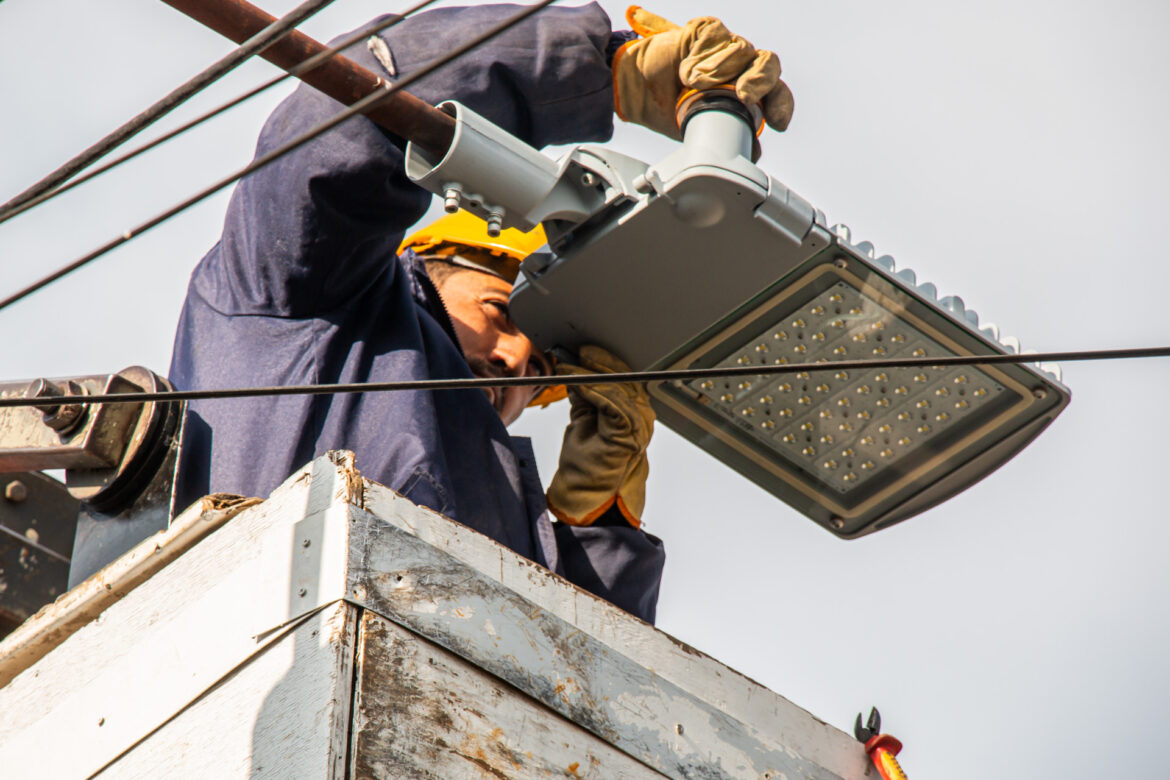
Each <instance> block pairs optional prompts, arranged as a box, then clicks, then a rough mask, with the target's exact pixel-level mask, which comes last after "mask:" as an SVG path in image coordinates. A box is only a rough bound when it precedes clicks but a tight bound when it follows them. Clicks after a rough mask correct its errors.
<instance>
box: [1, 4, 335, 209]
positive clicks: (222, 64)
mask: <svg viewBox="0 0 1170 780" xmlns="http://www.w3.org/2000/svg"><path fill="white" fill-rule="evenodd" d="M332 2H333V0H305V2H303V3H301V4H300V5H298V6H297V7H296V8H294V9H293V10H292V11H290V12H288V13H287V14H285V15H284V16H282V17H281V18H280V19H277V20H276V21H275V22H273V23H272V24H270V25H268V26H267V27H265V28H264V29H263V30H261V31H260V32H258V33H256V34H255V35H253V36H252V37H251V38H249V39H248V40H247V41H245V42H244V43H243V44H241V45H240V46H239V47H238V48H236V49H235V50H234V51H233V52H232V53H231V54H229V55H227V56H226V57H224V58H222V59H220V60H219V61H218V62H216V63H214V64H213V65H211V66H210V67H208V68H207V69H205V70H204V71H203V72H201V73H199V74H198V75H196V76H195V77H193V78H191V79H189V80H188V81H186V82H185V83H183V84H181V85H180V86H179V87H177V88H176V89H174V90H172V91H171V92H170V93H168V94H167V95H166V96H165V97H163V98H162V99H161V100H159V101H158V102H156V103H155V104H154V105H152V106H150V107H149V108H147V109H146V110H145V111H143V112H142V113H140V114H138V115H137V116H135V117H134V118H133V119H131V120H130V121H129V122H127V123H126V124H124V125H122V126H121V127H119V128H118V129H117V130H115V131H113V132H112V133H110V134H109V135H107V136H106V137H105V138H103V139H101V140H100V141H98V142H97V143H95V144H93V145H92V146H90V147H89V148H88V149H86V150H85V151H83V152H81V154H79V155H77V156H76V157H74V158H73V159H71V160H69V161H68V162H67V163H65V164H64V165H62V166H61V167H60V168H58V169H57V170H55V171H53V172H52V173H50V174H49V175H48V176H45V177H44V178H43V179H41V180H40V181H38V182H37V183H36V184H34V185H32V186H31V187H29V188H28V189H26V190H25V191H24V192H22V193H20V194H19V195H17V196H15V197H13V198H12V199H10V200H9V201H8V202H7V203H4V204H3V205H0V222H3V221H4V220H7V219H9V218H11V217H13V216H15V215H16V214H17V213H19V211H24V210H25V208H22V207H24V206H26V204H29V203H30V202H32V201H33V200H35V199H37V198H40V197H41V196H42V195H45V194H46V193H50V192H51V191H52V190H54V189H56V188H57V186H58V185H60V184H62V183H63V182H66V181H68V180H69V179H70V178H72V177H73V176H74V175H75V174H77V173H78V172H80V171H82V170H84V169H85V168H88V167H89V166H90V165H92V164H93V163H94V162H96V161H97V160H99V159H101V158H102V157H104V156H105V155H106V154H108V153H109V152H110V150H112V149H114V148H115V147H117V146H119V145H121V144H122V143H124V142H126V141H128V140H130V139H131V138H133V137H134V136H135V135H137V134H138V133H140V132H141V131H143V130H145V129H146V128H147V127H149V126H150V125H152V124H153V123H154V122H156V121H158V120H159V119H161V118H162V117H164V116H166V115H167V114H168V113H170V112H171V111H173V110H174V109H176V108H178V107H179V106H180V105H182V104H183V103H184V102H185V101H186V100H187V99H188V98H190V97H192V96H194V95H195V94H196V93H198V92H199V91H200V90H202V89H203V88H204V87H207V86H210V85H211V84H212V83H214V82H215V81H216V80H218V79H219V78H221V77H222V76H225V75H227V74H228V73H229V72H231V71H232V70H234V69H235V68H236V67H237V66H239V65H241V64H242V63H244V62H245V61H246V60H248V59H249V58H250V57H252V56H253V55H255V54H257V53H259V52H260V51H262V50H264V49H265V48H267V47H269V46H271V45H272V44H273V43H276V41H278V40H280V38H281V37H283V36H285V35H287V34H288V33H289V32H291V31H292V30H293V28H295V27H296V26H297V25H298V24H300V23H301V22H303V21H304V20H305V19H308V18H309V17H310V16H312V15H313V14H315V13H317V12H318V11H320V10H321V9H322V8H324V7H325V6H327V5H329V4H330V3H332ZM37 202H40V201H37ZM32 205H36V204H35V203H33V204H32ZM29 208H31V206H29ZM18 209H19V211H18Z"/></svg>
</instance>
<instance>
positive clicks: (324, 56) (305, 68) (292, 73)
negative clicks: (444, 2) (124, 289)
mask: <svg viewBox="0 0 1170 780" xmlns="http://www.w3.org/2000/svg"><path fill="white" fill-rule="evenodd" d="M438 1H439V0H423V2H421V3H416V4H415V5H413V6H411V7H410V8H408V9H406V10H405V11H403V12H402V13H400V14H394V15H393V16H390V17H388V18H386V19H383V20H382V21H381V22H379V23H378V24H376V25H373V26H371V27H368V28H363V29H361V30H358V31H357V32H356V33H354V34H353V35H350V36H348V37H346V38H343V39H342V40H341V41H340V42H339V43H338V44H337V45H335V46H333V47H331V48H328V49H326V50H325V51H322V52H320V53H318V54H315V55H313V56H312V57H310V58H309V59H307V60H305V61H304V62H302V63H300V64H299V65H297V66H296V67H294V68H292V69H291V70H289V71H287V72H285V73H281V74H280V75H279V76H276V77H274V78H272V79H270V80H268V81H266V82H264V83H263V84H261V85H259V86H257V87H254V88H252V89H250V90H248V91H247V92H245V93H243V94H241V95H238V96H236V97H234V98H232V99H231V100H229V101H228V102H226V103H223V104H222V105H219V106H217V107H216V108H213V109H211V110H210V111H208V112H207V113H204V114H200V115H199V116H197V117H195V118H194V119H192V120H190V121H188V122H184V123H183V124H181V125H179V126H178V127H176V128H174V129H173V130H169V131H167V132H166V133H164V134H162V135H161V136H159V137H158V138H155V139H154V140H152V141H150V142H148V143H146V144H143V145H142V146H140V147H138V148H137V149H134V150H132V151H129V152H127V153H126V154H123V155H122V156H120V157H115V158H114V159H113V160H110V161H109V162H108V163H106V164H104V165H100V166H98V167H97V168H94V169H93V170H92V171H90V172H89V173H86V174H84V175H82V176H78V177H77V178H75V179H73V180H71V181H68V182H66V183H64V184H62V185H61V186H60V187H57V188H56V189H52V190H49V191H48V192H43V193H41V194H39V195H37V196H35V197H33V198H31V199H29V200H27V201H25V202H24V203H21V204H18V205H16V206H15V207H13V208H11V209H9V208H7V207H0V225H2V224H4V223H5V222H7V221H8V220H10V219H12V218H14V217H18V216H20V215H21V214H23V213H24V212H26V211H28V210H29V209H31V208H35V207H37V206H39V205H41V204H42V203H45V202H47V201H50V200H52V199H53V198H56V197H57V196H58V195H64V194H65V193H66V192H69V191H70V190H72V189H73V188H74V187H78V186H80V185H82V184H85V183H86V182H87V181H90V180H91V179H94V178H97V177H98V176H101V175H102V174H103V173H105V172H106V171H109V170H112V169H114V168H117V167H118V166H119V165H122V164H123V163H127V162H130V161H131V160H133V159H134V158H136V157H138V156H139V155H141V154H144V153H145V152H149V151H150V150H151V149H154V148H155V147H157V146H159V145H161V144H163V143H165V142H167V141H169V140H171V139H172V138H174V137H176V136H178V135H181V134H183V133H185V132H187V131H188V130H192V129H194V128H195V127H198V126H199V125H201V124H203V123H204V122H206V121H207V120H209V119H214V118H215V117H217V116H219V115H220V114H222V113H223V112H225V111H228V110H229V109H232V108H235V107H236V106H238V105H239V104H240V103H243V102H244V101H246V100H250V99H252V98H254V97H255V96H256V95H259V94H260V93H261V92H264V91H265V90H267V89H270V88H272V87H275V86H276V85H277V84H280V83H282V82H283V81H286V80H287V79H290V78H293V77H296V76H300V75H301V74H303V73H308V72H309V71H311V70H313V69H314V68H317V67H318V66H320V65H321V64H322V63H324V62H325V61H326V60H329V59H331V58H332V57H333V56H334V55H336V54H338V53H340V52H341V51H342V50H344V49H348V48H349V47H350V46H352V45H354V44H355V43H357V42H359V41H361V40H362V39H363V38H366V37H368V36H370V35H374V34H376V33H380V32H382V31H383V30H386V29H388V28H390V27H393V26H394V25H396V24H398V23H399V22H401V21H402V20H404V19H406V18H407V17H409V16H412V15H413V14H415V13H417V12H419V11H421V10H423V9H424V8H426V7H427V6H429V5H434V4H435V3H437V2H438ZM330 2H332V0H330ZM78 159H80V158H78ZM67 165H68V163H67ZM61 170H64V168H62V169H61ZM54 175H55V174H54ZM47 180H48V179H47V178H46V181H47ZM37 186H39V184H38V185H37ZM31 191H32V189H31V188H30V190H28V191H27V192H26V193H22V194H21V195H19V196H17V197H18V198H23V197H24V196H25V194H27V193H28V192H31ZM15 201H16V199H13V201H10V203H15Z"/></svg>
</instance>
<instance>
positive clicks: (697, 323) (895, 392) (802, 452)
mask: <svg viewBox="0 0 1170 780" xmlns="http://www.w3.org/2000/svg"><path fill="white" fill-rule="evenodd" d="M722 99H723V100H726V93H723V95H722ZM458 108H459V110H458V111H457V123H467V124H468V125H469V126H474V128H475V130H476V132H477V133H478V134H480V135H481V136H483V137H490V136H491V135H492V134H493V133H497V134H498V133H500V132H502V131H499V130H498V128H496V129H494V130H493V129H492V127H491V126H490V123H486V121H485V120H483V119H482V118H479V117H476V116H475V115H474V114H473V113H471V112H469V111H466V109H464V108H462V107H458ZM720 108H721V106H720V104H719V102H718V100H712V101H709V102H707V103H704V102H703V101H702V100H699V101H695V103H694V104H693V108H692V109H691V113H690V114H689V115H688V116H687V117H685V118H684V123H683V126H684V138H685V140H684V143H683V144H682V145H681V146H680V147H679V148H678V149H677V150H676V151H675V152H674V153H672V154H671V155H670V156H669V157H667V158H666V159H665V160H663V161H661V162H659V163H657V164H655V165H653V166H649V165H647V164H645V163H643V162H640V161H638V160H634V159H631V158H629V157H626V156H624V155H620V154H617V153H615V152H613V151H611V150H608V149H605V148H601V147H592V146H585V147H578V148H576V149H574V150H572V151H570V152H569V153H568V154H566V155H565V156H564V157H562V158H561V160H560V161H559V162H558V163H557V164H556V165H550V164H547V163H540V164H539V165H538V164H537V162H538V161H537V162H532V163H531V164H525V165H524V166H521V167H522V168H523V169H524V170H538V169H539V170H542V171H544V172H545V173H544V174H543V175H544V178H543V179H540V180H539V181H537V180H536V179H533V180H532V183H531V184H527V185H525V186H524V187H521V188H520V189H521V190H522V192H513V191H512V189H509V188H508V187H503V186H501V185H499V184H497V183H495V180H496V179H498V178H499V175H497V174H498V171H506V170H508V169H509V168H510V167H511V166H513V163H511V162H507V160H504V157H507V156H509V155H510V156H513V157H517V158H518V159H519V158H526V157H527V156H531V155H538V154H539V153H538V152H536V151H535V150H531V149H528V150H525V149H524V148H521V146H517V145H516V144H514V143H510V144H507V145H505V144H503V143H501V144H500V145H499V148H500V150H501V152H500V154H501V155H502V157H501V162H500V163H499V164H498V165H496V166H495V167H491V166H488V168H484V169H483V170H489V169H490V170H491V171H496V172H497V173H493V174H492V175H491V176H488V175H487V174H485V175H484V176H482V177H478V178H477V176H478V174H477V173H476V171H479V170H480V168H477V167H476V166H468V165H459V164H457V163H459V161H460V160H461V159H462V152H461V150H460V149H459V148H458V144H457V145H456V147H453V148H452V150H451V151H450V152H449V153H448V155H447V157H446V158H444V160H442V161H439V162H438V163H436V162H435V161H433V160H431V159H430V158H428V157H427V156H426V155H425V154H424V153H421V152H419V151H418V150H413V151H412V150H408V158H409V159H408V166H407V167H408V171H409V172H410V174H411V176H412V177H413V178H415V179H416V180H417V181H419V182H420V183H422V184H423V185H424V186H427V187H428V188H429V189H431V190H432V191H434V192H438V193H440V194H442V193H444V192H447V191H448V190H450V189H451V188H452V187H453V186H454V185H455V184H459V186H460V187H462V189H463V190H464V191H475V192H477V193H482V195H480V196H478V200H477V203H481V204H482V203H483V202H487V200H490V201H491V202H492V203H495V204H498V206H493V208H494V209H495V212H493V213H495V214H497V215H499V214H503V217H502V219H503V220H504V223H505V224H507V223H508V221H509V220H512V221H515V222H516V223H517V224H520V223H534V222H537V221H539V222H541V223H542V224H543V225H544V228H545V231H546V233H547V234H548V236H549V250H548V251H547V252H539V253H537V254H534V255H532V256H530V257H529V258H528V259H527V260H525V261H524V263H523V264H522V265H521V271H522V279H520V280H519V281H518V283H517V285H516V288H515V290H514V292H513V294H512V300H511V311H512V315H513V317H514V318H515V320H516V322H517V323H518V324H519V325H520V327H521V328H522V329H523V330H524V331H525V332H526V333H527V334H528V335H529V336H530V337H531V338H532V339H533V341H534V342H535V343H536V344H537V345H538V346H540V347H542V348H545V349H562V350H565V351H566V352H568V353H569V354H573V353H575V352H576V350H577V349H578V348H580V347H581V346H583V345H585V344H597V345H599V346H602V347H604V348H606V349H608V350H610V351H611V352H614V353H615V354H617V355H618V356H620V357H621V358H622V359H623V360H625V361H626V362H627V363H628V364H629V365H630V366H631V368H633V369H635V370H643V369H666V368H671V369H689V368H710V367H722V366H748V367H750V366H756V365H758V366H774V365H785V364H795V363H824V364H825V368H824V369H823V370H821V369H818V370H809V371H806V372H803V373H787V374H773V375H767V376H765V375H748V376H743V377H736V378H721V379H698V380H693V381H670V382H654V383H649V385H648V390H649V392H650V396H651V400H652V402H653V404H654V407H655V410H656V411H657V413H658V417H659V421H660V422H661V423H662V424H664V425H666V426H667V427H669V428H672V429H673V430H675V431H677V432H678V433H679V434H681V435H682V436H683V437H685V438H686V439H688V440H689V441H691V442H693V443H694V444H696V445H697V446H699V447H701V448H702V449H704V450H706V451H707V452H709V453H711V454H712V455H714V456H715V457H716V458H718V459H719V460H721V461H723V462H724V463H725V464H727V465H728V466H730V467H732V468H733V469H735V470H736V471H738V472H739V473H741V474H743V475H744V476H746V477H747V478H749V479H751V480H752V481H754V482H755V483H757V484H758V485H760V486H761V487H763V488H764V489H766V490H768V491H770V492H771V493H773V494H774V495H776V496H777V497H779V498H780V499H781V500H783V501H785V502H786V503H788V504H789V505H791V506H792V507H794V508H795V509H797V510H799V511H800V512H803V513H804V514H805V515H807V516H808V517H810V518H812V519H814V520H815V521H817V522H818V523H820V524H822V525H823V526H824V527H825V528H827V529H829V530H831V531H832V532H833V533H835V534H837V535H839V536H843V537H854V536H860V535H862V534H865V533H869V532H872V531H875V530H878V529H881V528H884V527H887V526H889V525H891V524H893V523H896V522H898V521H900V520H904V519H906V518H907V517H910V516H912V515H914V514H917V513H919V512H921V511H923V510H925V509H928V508H929V507H931V506H933V505H935V504H937V503H938V502H940V501H942V500H944V499H946V498H949V497H950V496H952V495H954V494H955V493H957V492H959V491H961V490H963V489H965V488H966V487H968V486H970V485H971V484H973V483H974V482H976V481H977V480H979V479H980V478H982V477H983V476H985V475H986V474H988V473H989V472H991V471H992V470H994V469H995V468H997V467H998V466H1000V465H1002V464H1003V463H1004V462H1005V461H1007V460H1008V459H1010V458H1011V457H1012V456H1013V455H1014V454H1015V453H1016V452H1018V451H1019V450H1020V449H1021V448H1022V447H1023V446H1025V445H1026V444H1027V443H1028V442H1029V441H1031V440H1032V439H1033V438H1035V436H1036V435H1038V434H1039V433H1040V431H1042V430H1043V429H1044V428H1045V427H1046V426H1047V425H1048V423H1050V422H1051V421H1052V420H1053V419H1054V418H1055V417H1056V415H1057V414H1059V413H1060V411H1061V410H1062V409H1063V408H1064V407H1065V406H1066V405H1067V404H1068V401H1069V393H1068V390H1067V389H1066V388H1065V387H1064V386H1063V385H1061V384H1060V381H1059V376H1058V374H1057V373H1056V371H1055V369H1054V368H1053V367H1049V366H1036V365H1028V364H1006V363H1005V364H997V365H989V366H948V367H938V366H919V367H914V368H873V369H866V370H857V369H848V370H838V369H834V368H833V367H832V364H833V363H834V362H835V361H845V360H848V361H854V360H865V359H885V358H901V357H921V358H933V357H944V356H953V355H981V354H987V355H990V354H1002V353H1007V352H1018V350H1019V344H1018V342H1016V341H1015V340H1014V339H1008V338H1001V337H1000V335H999V332H998V330H997V329H996V327H995V326H994V325H989V324H984V325H981V324H980V322H979V318H978V316H977V315H976V314H975V312H973V311H970V310H968V309H967V308H966V307H965V306H964V304H963V302H962V300H961V299H959V298H957V297H948V298H943V299H941V300H940V299H938V297H937V294H936V291H935V288H934V286H933V285H931V284H922V285H919V284H918V283H917V279H916V278H915V275H914V272H913V271H910V270H908V269H902V270H899V269H898V268H896V267H895V265H894V262H893V260H891V259H890V258H889V257H875V256H874V252H873V248H872V247H871V246H869V245H868V244H865V243H861V244H857V245H854V244H852V243H851V240H850V236H849V233H848V230H846V229H844V228H833V229H830V228H829V227H828V223H827V222H826V220H825V217H824V215H823V214H822V213H821V212H820V211H818V210H817V209H815V208H814V207H813V206H812V205H811V204H809V203H807V202H806V201H804V200H803V199H802V198H801V197H800V196H799V195H797V194H796V193H794V192H792V191H791V190H789V189H787V188H786V187H785V186H784V185H783V184H781V183H780V182H779V181H777V180H776V179H774V178H772V177H771V176H769V175H768V174H767V173H765V172H763V171H762V170H760V169H759V168H758V167H756V166H755V165H754V164H753V163H752V162H751V161H750V159H749V158H750V157H751V155H752V144H753V141H754V136H753V134H752V131H751V128H750V127H749V126H748V125H747V124H746V123H745V122H744V121H743V120H742V119H741V118H740V117H739V116H738V115H737V114H735V113H734V112H727V111H724V110H719V109H720ZM468 136H469V137H470V131H469V133H468ZM458 137H462V136H459V135H458V134H457V138H458ZM468 148H469V149H470V148H471V147H470V146H469V147H468ZM490 148H494V147H492V145H491V144H486V145H485V144H480V145H479V146H476V147H475V149H476V150H477V154H479V155H481V156H482V155H483V154H485V153H486V152H485V151H484V150H485V149H490ZM509 159H510V158H509ZM456 179H458V181H456ZM518 180H519V179H518ZM513 183H514V182H513ZM513 189H515V188H513ZM534 204H535V205H534ZM509 214H510V215H511V216H508V215H509Z"/></svg>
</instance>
